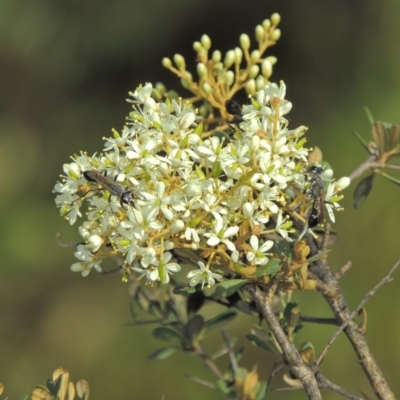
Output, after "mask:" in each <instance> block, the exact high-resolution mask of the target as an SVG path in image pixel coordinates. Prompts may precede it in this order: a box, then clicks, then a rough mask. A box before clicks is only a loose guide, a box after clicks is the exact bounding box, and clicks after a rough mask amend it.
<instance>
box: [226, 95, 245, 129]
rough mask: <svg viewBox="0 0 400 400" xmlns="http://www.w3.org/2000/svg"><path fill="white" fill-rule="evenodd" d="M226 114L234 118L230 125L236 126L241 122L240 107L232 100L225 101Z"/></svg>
mask: <svg viewBox="0 0 400 400" xmlns="http://www.w3.org/2000/svg"><path fill="white" fill-rule="evenodd" d="M225 109H226V112H227V113H228V114H230V115H233V116H234V119H233V120H232V121H230V122H231V123H232V124H238V123H239V122H243V118H242V107H240V104H239V103H238V102H237V101H236V100H233V99H230V100H227V101H226V102H225Z"/></svg>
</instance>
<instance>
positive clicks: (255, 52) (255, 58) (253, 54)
mask: <svg viewBox="0 0 400 400" xmlns="http://www.w3.org/2000/svg"><path fill="white" fill-rule="evenodd" d="M250 58H251V61H252V62H253V63H256V62H257V61H258V60H259V59H260V52H259V51H258V50H253V51H252V52H251V54H250Z"/></svg>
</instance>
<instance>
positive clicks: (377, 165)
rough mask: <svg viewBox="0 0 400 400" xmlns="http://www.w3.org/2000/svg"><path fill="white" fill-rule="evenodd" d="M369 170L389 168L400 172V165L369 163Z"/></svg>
mask: <svg viewBox="0 0 400 400" xmlns="http://www.w3.org/2000/svg"><path fill="white" fill-rule="evenodd" d="M371 168H374V169H375V168H389V169H397V170H400V165H393V164H385V163H380V162H375V163H371Z"/></svg>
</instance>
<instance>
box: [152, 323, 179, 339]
mask: <svg viewBox="0 0 400 400" xmlns="http://www.w3.org/2000/svg"><path fill="white" fill-rule="evenodd" d="M153 336H154V337H155V338H157V339H159V340H163V341H165V342H169V341H171V340H179V341H180V340H182V339H183V337H182V335H181V334H179V333H178V332H176V331H175V330H173V329H171V328H167V327H164V326H159V327H158V328H156V329H154V330H153Z"/></svg>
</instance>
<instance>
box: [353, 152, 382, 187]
mask: <svg viewBox="0 0 400 400" xmlns="http://www.w3.org/2000/svg"><path fill="white" fill-rule="evenodd" d="M377 157H378V155H377V154H371V155H370V156H369V157H368V158H367V159H366V160H365V161H364V162H363V163H362V164H361V165H360V166H359V167H357V168H356V169H355V170H354V171H353V172H352V173H351V174H350V175H349V178H350V180H352V181H353V180H354V179H356V178H358V177H359V176H361V175H362V174H363V173H364V172H366V171H368V170H369V169H371V168H372V165H373V164H374V163H375V161H376V158H377Z"/></svg>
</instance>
